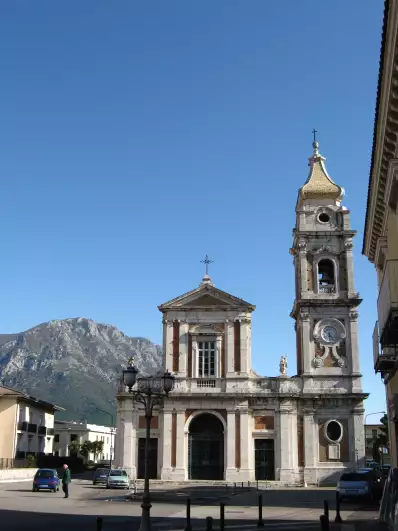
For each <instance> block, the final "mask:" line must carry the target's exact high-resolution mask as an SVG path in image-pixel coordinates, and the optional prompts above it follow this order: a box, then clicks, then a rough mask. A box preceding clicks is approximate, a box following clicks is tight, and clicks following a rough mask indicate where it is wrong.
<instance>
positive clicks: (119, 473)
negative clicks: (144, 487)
mask: <svg viewBox="0 0 398 531" xmlns="http://www.w3.org/2000/svg"><path fill="white" fill-rule="evenodd" d="M106 488H107V489H129V488H130V478H129V475H128V474H127V472H126V471H125V470H123V469H121V468H116V469H112V470H110V471H109V474H108V479H107V482H106Z"/></svg>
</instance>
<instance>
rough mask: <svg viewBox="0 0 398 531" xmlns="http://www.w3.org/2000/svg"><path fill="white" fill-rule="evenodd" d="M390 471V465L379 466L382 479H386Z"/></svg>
mask: <svg viewBox="0 0 398 531" xmlns="http://www.w3.org/2000/svg"><path fill="white" fill-rule="evenodd" d="M390 470H391V465H381V466H380V471H381V473H382V475H383V477H387V476H388V473H389V472H390Z"/></svg>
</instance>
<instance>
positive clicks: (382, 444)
mask: <svg viewBox="0 0 398 531" xmlns="http://www.w3.org/2000/svg"><path fill="white" fill-rule="evenodd" d="M380 423H381V424H382V425H381V426H380V432H381V433H379V434H378V435H377V437H375V438H374V439H373V459H375V461H378V462H379V463H380V462H382V459H383V458H382V455H381V454H380V450H379V448H388V447H389V444H390V441H389V434H388V416H387V415H386V414H384V415H383V416H382V418H381V419H380Z"/></svg>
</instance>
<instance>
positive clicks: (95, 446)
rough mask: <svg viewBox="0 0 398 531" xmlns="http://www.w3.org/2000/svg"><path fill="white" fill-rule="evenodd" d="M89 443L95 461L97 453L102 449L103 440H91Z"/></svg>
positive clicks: (100, 452)
mask: <svg viewBox="0 0 398 531" xmlns="http://www.w3.org/2000/svg"><path fill="white" fill-rule="evenodd" d="M91 444H92V452H93V454H94V461H97V455H98V454H102V452H103V451H104V441H93V442H92V443H91Z"/></svg>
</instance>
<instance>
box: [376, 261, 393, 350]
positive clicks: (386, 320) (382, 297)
mask: <svg viewBox="0 0 398 531" xmlns="http://www.w3.org/2000/svg"><path fill="white" fill-rule="evenodd" d="M377 313H378V316H379V330H380V341H381V344H382V346H393V345H394V344H396V343H398V321H397V320H396V319H395V318H396V317H398V260H387V262H386V265H385V268H384V273H383V278H382V281H381V284H380V291H379V297H378V299H377Z"/></svg>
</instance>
